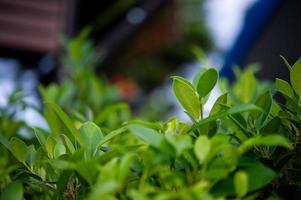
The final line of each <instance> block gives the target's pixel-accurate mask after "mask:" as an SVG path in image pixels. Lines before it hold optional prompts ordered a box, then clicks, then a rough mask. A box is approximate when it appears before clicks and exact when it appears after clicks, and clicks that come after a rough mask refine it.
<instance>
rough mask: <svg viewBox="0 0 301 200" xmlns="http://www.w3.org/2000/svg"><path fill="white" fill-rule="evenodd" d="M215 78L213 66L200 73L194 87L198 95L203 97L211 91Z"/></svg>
mask: <svg viewBox="0 0 301 200" xmlns="http://www.w3.org/2000/svg"><path fill="white" fill-rule="evenodd" d="M217 79H218V73H217V71H216V69H214V68H210V69H208V70H206V71H205V72H203V73H202V75H201V76H200V77H199V80H198V83H197V87H196V88H197V92H198V94H199V95H200V97H202V98H204V97H206V96H207V95H208V94H209V93H210V92H211V90H212V89H213V88H214V86H215V84H216V82H217Z"/></svg>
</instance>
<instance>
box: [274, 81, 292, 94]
mask: <svg viewBox="0 0 301 200" xmlns="http://www.w3.org/2000/svg"><path fill="white" fill-rule="evenodd" d="M276 88H277V90H278V91H279V92H281V93H282V94H284V95H286V96H288V97H290V98H292V97H293V96H294V91H293V89H292V87H291V86H290V84H289V83H288V82H286V81H285V80H282V79H279V78H276Z"/></svg>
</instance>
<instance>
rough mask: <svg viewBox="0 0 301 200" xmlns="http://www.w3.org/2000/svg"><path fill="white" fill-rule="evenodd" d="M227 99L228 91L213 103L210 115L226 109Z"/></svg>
mask: <svg viewBox="0 0 301 200" xmlns="http://www.w3.org/2000/svg"><path fill="white" fill-rule="evenodd" d="M227 99H228V93H225V94H222V95H221V96H219V97H218V98H217V100H216V101H215V103H214V104H213V107H212V109H211V111H210V114H209V116H212V115H215V114H217V113H219V112H220V111H221V110H224V109H225V106H224V105H227Z"/></svg>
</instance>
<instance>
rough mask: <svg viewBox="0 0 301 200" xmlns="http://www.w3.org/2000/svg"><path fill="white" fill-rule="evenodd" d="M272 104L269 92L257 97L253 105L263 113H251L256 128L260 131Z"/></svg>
mask: <svg viewBox="0 0 301 200" xmlns="http://www.w3.org/2000/svg"><path fill="white" fill-rule="evenodd" d="M272 103H273V99H272V95H271V93H270V92H265V93H264V94H262V95H261V96H259V97H258V99H257V100H256V102H255V105H256V106H258V107H259V108H261V109H262V110H263V112H260V111H253V112H252V116H253V118H254V119H256V127H257V128H258V129H260V128H261V127H262V126H263V125H264V123H265V121H266V120H267V118H268V116H269V114H270V112H271V108H272Z"/></svg>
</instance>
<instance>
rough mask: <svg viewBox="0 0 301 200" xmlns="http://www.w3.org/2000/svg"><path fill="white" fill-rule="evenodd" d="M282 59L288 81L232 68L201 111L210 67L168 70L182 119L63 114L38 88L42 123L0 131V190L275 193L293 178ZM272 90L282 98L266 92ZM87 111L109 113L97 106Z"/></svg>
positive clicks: (299, 90) (292, 130)
mask: <svg viewBox="0 0 301 200" xmlns="http://www.w3.org/2000/svg"><path fill="white" fill-rule="evenodd" d="M288 67H289V70H290V74H291V85H290V84H289V83H288V82H286V81H284V80H280V79H276V84H275V85H276V87H269V86H267V87H264V88H262V87H261V86H260V83H258V82H256V80H255V78H254V75H253V73H252V71H250V70H248V69H247V70H245V71H243V72H241V74H240V77H241V78H240V79H239V80H238V82H237V84H234V85H233V88H232V89H230V90H229V91H228V92H227V93H224V94H222V95H221V96H220V97H219V98H218V99H217V100H216V102H215V103H214V106H213V107H212V109H211V111H210V113H209V115H208V116H204V113H203V107H204V104H206V101H207V99H208V96H209V95H210V91H211V90H212V89H213V87H214V86H215V85H216V83H217V81H218V73H217V71H216V70H215V69H212V68H211V69H205V70H202V71H200V72H199V73H198V74H197V75H196V77H195V79H194V81H193V83H190V82H189V81H187V80H185V79H184V78H182V77H178V76H175V77H173V90H174V94H175V96H176V98H177V99H178V101H179V103H180V104H181V105H182V107H183V109H184V110H185V112H186V113H187V115H188V116H189V117H190V119H191V123H186V122H181V121H179V120H178V119H177V118H176V117H175V118H171V119H170V120H168V121H166V122H147V121H141V120H129V121H127V122H124V123H123V124H121V125H118V124H115V126H114V128H113V126H111V127H108V126H107V124H106V123H102V121H98V120H97V119H98V117H91V118H90V119H89V120H87V121H85V120H84V119H83V120H78V119H77V118H76V116H74V115H71V114H70V113H73V112H72V110H73V109H79V110H80V111H79V113H81V112H83V111H82V110H81V109H80V107H81V106H85V105H80V107H77V106H78V105H76V106H74V108H73V106H70V107H69V109H70V110H67V111H68V114H66V113H65V111H64V110H66V109H65V108H64V110H63V109H62V108H61V107H60V106H58V105H57V104H56V103H55V102H54V101H51V100H57V99H55V98H54V99H52V98H49V96H51V95H49V91H48V92H46V94H43V96H44V98H46V99H44V100H45V106H46V107H45V109H44V111H43V113H44V117H45V119H46V120H47V122H48V125H49V127H50V130H48V131H47V130H43V129H40V128H34V134H35V137H34V138H33V139H31V140H22V139H20V137H18V136H16V135H15V136H12V135H7V134H5V133H2V131H3V130H4V129H1V130H0V131H1V134H0V143H1V144H0V153H1V157H0V194H1V198H2V199H23V198H25V199H226V198H230V199H231V198H238V199H255V198H263V199H266V198H269V197H270V198H272V197H274V198H276V197H277V196H279V197H281V195H282V194H281V192H279V191H280V190H281V188H285V187H287V186H296V187H300V183H301V182H300V177H301V176H300V171H299V170H298V169H300V160H299V159H298V158H300V134H301V131H300V130H301V98H300V97H301V80H300V78H299V77H300V74H301V72H300V71H301V59H299V60H298V61H297V62H296V63H295V64H294V65H293V66H288ZM56 87H57V89H58V90H60V86H56ZM81 89H82V88H79V90H81ZM79 92H81V91H79ZM276 92H279V93H281V94H282V96H283V98H284V99H285V101H284V103H279V102H277V101H276V100H275V99H274V98H273V96H274V94H275V93H276ZM90 95H95V94H90ZM47 98H48V99H47ZM76 98H77V97H74V101H75V102H76V101H78V99H76ZM95 98H97V97H95ZM85 101H86V100H81V101H79V102H81V103H85ZM108 103H109V102H108ZM87 105H89V100H87ZM89 106H90V105H89ZM108 106H110V105H108ZM93 112H94V114H96V115H95V116H98V115H101V116H102V119H104V120H107V121H110V120H112V119H111V118H109V119H107V117H108V116H110V115H107V113H106V109H104V110H102V109H100V110H98V109H93ZM97 112H99V113H97ZM83 121H85V122H83ZM117 126H118V127H117ZM113 129H114V130H113Z"/></svg>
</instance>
